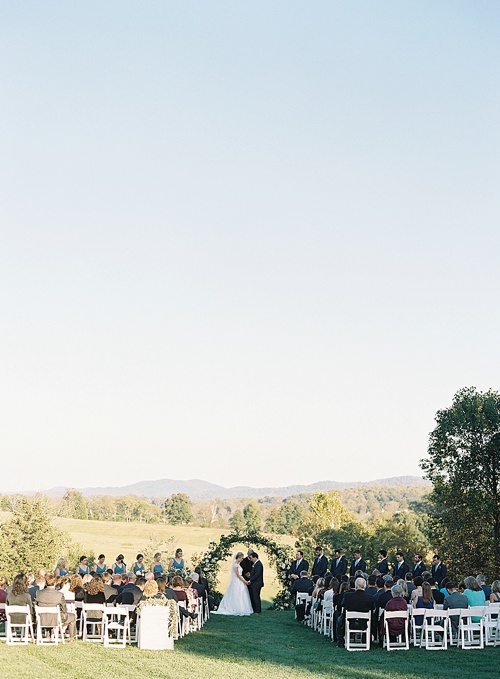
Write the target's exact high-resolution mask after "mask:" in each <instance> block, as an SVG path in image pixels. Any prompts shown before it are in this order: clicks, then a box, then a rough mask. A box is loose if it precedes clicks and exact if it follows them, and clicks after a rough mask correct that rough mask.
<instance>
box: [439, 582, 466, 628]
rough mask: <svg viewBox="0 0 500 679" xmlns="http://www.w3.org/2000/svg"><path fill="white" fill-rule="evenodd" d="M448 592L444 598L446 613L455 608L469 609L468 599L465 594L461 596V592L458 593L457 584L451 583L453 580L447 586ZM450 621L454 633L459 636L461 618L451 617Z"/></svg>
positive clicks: (457, 616)
mask: <svg viewBox="0 0 500 679" xmlns="http://www.w3.org/2000/svg"><path fill="white" fill-rule="evenodd" d="M446 592H447V595H446V596H445V598H444V604H443V609H444V610H445V611H447V610H448V609H453V608H469V602H468V600H467V597H466V596H464V595H463V594H460V592H457V589H456V587H455V583H453V582H451V580H448V583H447V584H446ZM450 621H451V629H452V632H453V634H454V635H457V634H458V626H459V624H460V616H459V615H450Z"/></svg>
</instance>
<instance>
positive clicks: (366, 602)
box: [337, 589, 375, 645]
mask: <svg viewBox="0 0 500 679" xmlns="http://www.w3.org/2000/svg"><path fill="white" fill-rule="evenodd" d="M342 609H343V612H342V615H341V616H340V617H339V619H338V620H337V638H338V640H339V644H340V645H343V642H344V636H345V611H357V612H358V613H368V612H370V611H371V612H372V613H373V611H374V610H375V597H373V596H372V595H371V594H367V593H366V592H365V591H364V590H361V589H356V590H354V591H353V590H351V591H349V592H346V593H345V594H344V598H343V600H342ZM372 617H373V616H372ZM349 626H350V628H351V629H359V630H365V629H367V623H366V620H359V621H356V620H351V621H350V622H349ZM367 634H370V632H369V631H368V632H367Z"/></svg>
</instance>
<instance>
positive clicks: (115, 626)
mask: <svg viewBox="0 0 500 679" xmlns="http://www.w3.org/2000/svg"><path fill="white" fill-rule="evenodd" d="M102 621H103V637H104V646H106V647H108V646H116V647H121V648H125V646H126V644H127V641H130V618H129V615H128V609H127V608H125V607H124V606H114V607H113V608H110V607H108V606H107V607H106V610H105V611H104V615H103V619H102ZM110 633H111V634H110Z"/></svg>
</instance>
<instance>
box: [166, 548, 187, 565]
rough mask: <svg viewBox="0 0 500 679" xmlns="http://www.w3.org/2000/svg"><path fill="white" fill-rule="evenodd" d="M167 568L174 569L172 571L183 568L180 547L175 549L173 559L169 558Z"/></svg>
mask: <svg viewBox="0 0 500 679" xmlns="http://www.w3.org/2000/svg"><path fill="white" fill-rule="evenodd" d="M168 570H169V571H171V570H174V571H182V570H184V559H183V558H182V549H181V548H180V547H179V549H176V550H175V556H174V557H173V559H170V563H169V564H168Z"/></svg>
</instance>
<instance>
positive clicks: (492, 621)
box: [484, 603, 500, 646]
mask: <svg viewBox="0 0 500 679" xmlns="http://www.w3.org/2000/svg"><path fill="white" fill-rule="evenodd" d="M499 615H500V603H494V604H492V603H490V605H489V606H488V607H487V608H486V610H485V612H484V641H485V644H486V646H494V645H495V639H496V636H497V629H498V622H499V618H498V616H499Z"/></svg>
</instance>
